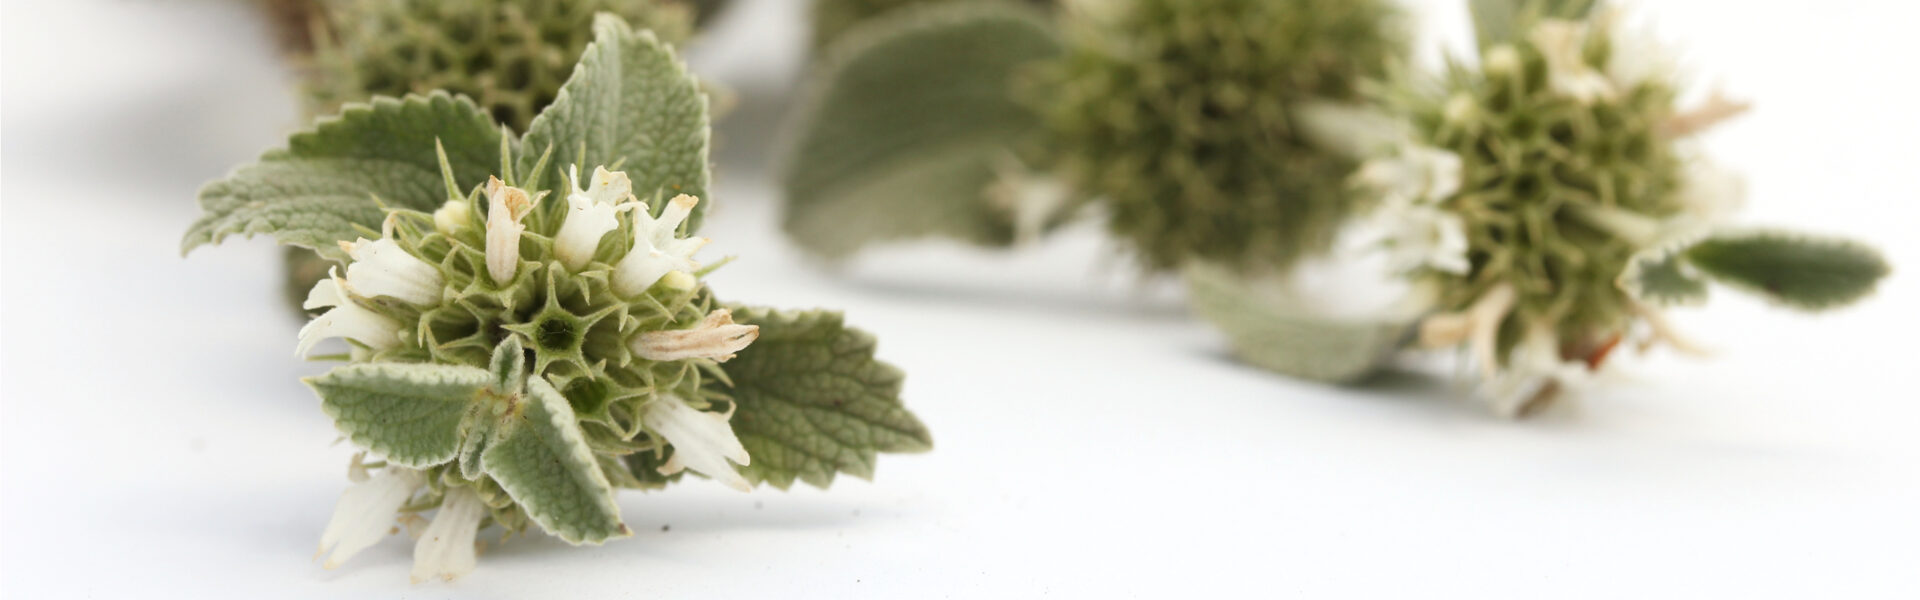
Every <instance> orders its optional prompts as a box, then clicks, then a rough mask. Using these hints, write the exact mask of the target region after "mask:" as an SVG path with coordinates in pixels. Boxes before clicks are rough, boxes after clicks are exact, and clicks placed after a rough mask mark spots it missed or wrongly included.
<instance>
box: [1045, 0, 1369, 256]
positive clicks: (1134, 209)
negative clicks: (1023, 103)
mask: <svg viewBox="0 0 1920 600" xmlns="http://www.w3.org/2000/svg"><path fill="white" fill-rule="evenodd" d="M1087 12H1095V13H1098V14H1093V15H1089V16H1084V17H1083V18H1081V19H1078V20H1076V21H1075V22H1073V23H1071V24H1069V26H1068V27H1067V33H1068V35H1067V40H1068V44H1067V52H1066V54H1065V55H1064V56H1062V57H1061V58H1059V59H1057V60H1055V61H1053V63H1052V64H1051V65H1050V66H1049V67H1048V68H1047V69H1046V73H1047V76H1046V77H1045V78H1046V79H1047V80H1048V82H1047V83H1048V84H1047V85H1044V86H1042V87H1039V88H1037V89H1035V90H1034V91H1033V93H1031V94H1030V97H1031V98H1032V101H1033V103H1034V104H1035V105H1036V106H1038V107H1039V110H1040V111H1041V113H1042V114H1044V115H1045V116H1046V122H1047V126H1048V130H1049V133H1050V134H1051V141H1052V149H1053V150H1054V151H1055V155H1056V158H1057V161H1058V167H1059V169H1060V172H1061V173H1063V174H1064V175H1066V177H1067V179H1068V181H1069V182H1070V183H1072V184H1073V185H1074V187H1075V188H1076V191H1077V192H1078V193H1080V194H1082V195H1084V196H1087V197H1090V198H1093V199H1096V200H1097V201H1098V202H1099V203H1100V205H1102V206H1104V207H1105V208H1106V209H1107V213H1108V214H1109V228H1110V229H1111V230H1112V231H1113V232H1114V233H1115V234H1117V235H1119V236H1121V237H1123V238H1125V239H1126V240H1128V241H1129V242H1131V243H1132V245H1133V247H1134V249H1135V250H1136V251H1137V252H1138V254H1139V256H1140V259H1141V260H1142V261H1143V262H1144V263H1145V265H1146V266H1147V267H1149V268H1151V269H1155V270H1159V269H1169V268H1173V267H1177V266H1179V265H1180V264H1182V263H1183V262H1185V261H1187V260H1190V259H1203V260H1207V261H1213V262H1220V263H1226V264H1230V265H1236V266H1249V267H1251V266H1269V265H1285V264H1286V263H1288V262H1290V261H1291V260H1293V259H1294V258H1297V257H1299V256H1302V255H1304V254H1308V253H1312V252H1315V251H1319V250H1322V249H1324V248H1326V246H1327V245H1328V244H1329V243H1330V242H1331V240H1332V237H1333V236H1332V232H1333V226H1334V225H1335V224H1337V223H1338V222H1339V220H1340V219H1341V218H1342V217H1343V216H1344V215H1345V214H1346V211H1345V209H1344V207H1345V206H1346V205H1347V202H1346V196H1345V194H1344V189H1343V187H1342V183H1343V182H1344V181H1345V179H1346V177H1347V175H1348V174H1349V173H1350V172H1351V170H1352V167H1353V164H1352V161H1351V159H1348V158H1346V157H1343V156H1340V155H1338V154H1334V153H1329V152H1326V151H1323V150H1321V149H1319V148H1318V147H1316V146H1314V145H1313V144H1311V143H1309V140H1308V139H1307V137H1306V136H1305V135H1304V133H1303V132H1302V130H1301V129H1302V128H1301V125H1300V124H1299V123H1297V122H1296V119H1295V117H1294V116H1293V115H1292V114H1291V112H1292V111H1293V110H1294V109H1295V108H1296V107H1297V105H1299V104H1300V103H1303V102H1308V101H1315V100H1345V99H1351V98H1354V97H1355V96H1356V95H1357V94H1358V89H1357V87H1356V85H1357V84H1358V83H1359V82H1360V81H1361V80H1362V79H1364V78H1367V77H1371V76H1376V75H1379V74H1381V73H1382V72H1383V70H1384V69H1385V66H1386V65H1387V64H1388V63H1389V62H1390V61H1393V60H1396V59H1397V58H1398V57H1399V56H1401V54H1402V42H1401V39H1400V35H1399V33H1398V31H1397V29H1396V26H1395V24H1394V23H1395V20H1396V18H1397V15H1396V13H1395V11H1394V9H1393V7H1392V6H1391V5H1390V4H1389V3H1387V2H1383V1H1380V0H1293V1H1288V2H1272V1H1266V0H1129V1H1125V2H1117V3H1114V4H1113V5H1111V6H1110V7H1107V8H1105V9H1103V10H1101V11H1092V10H1089V11H1087Z"/></svg>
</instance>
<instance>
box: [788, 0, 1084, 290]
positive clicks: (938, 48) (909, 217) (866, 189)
mask: <svg viewBox="0 0 1920 600" xmlns="http://www.w3.org/2000/svg"><path fill="white" fill-rule="evenodd" d="M1060 51H1061V44H1060V40H1059V39H1058V36H1057V35H1056V34H1055V33H1054V29H1053V27H1052V26H1051V25H1050V24H1049V23H1048V21H1047V19H1046V17H1045V15H1043V14H1041V13H1039V12H1037V11H1034V10H1032V9H1029V8H1026V7H1022V6H1018V5H1014V4H1011V3H1003V2H984V3H982V2H959V3H936V4H929V5H926V6H912V7H902V8H900V9H898V10H894V11H891V12H889V13H887V14H886V15H883V16H880V17H877V18H875V19H873V20H872V21H871V22H869V23H866V24H863V25H862V26H860V27H859V28H857V29H856V30H854V31H853V32H851V33H849V34H848V35H847V36H846V37H845V38H843V39H842V40H841V41H839V42H837V43H835V44H834V45H833V47H832V48H831V49H830V52H829V54H828V56H827V58H826V60H825V61H824V62H823V66H822V67H821V68H820V70H819V71H818V72H817V73H815V74H814V75H813V76H812V83H811V84H810V89H809V91H808V93H807V94H806V95H805V96H804V98H803V99H802V100H801V103H800V106H799V107H798V108H797V109H796V111H795V115H796V118H795V120H794V123H795V124H796V127H794V128H793V129H792V131H791V134H792V135H791V137H790V138H789V139H790V143H788V144H786V145H785V147H784V148H783V149H782V151H783V157H782V158H781V162H782V164H783V168H782V169H781V173H782V176H781V177H782V186H783V190H784V192H785V194H786V201H787V206H786V215H785V217H784V219H785V222H784V227H785V229H786V231H787V233H788V234H789V235H791V236H792V237H793V239H794V241H796V242H798V243H799V244H800V245H801V246H802V247H804V248H806V249H807V250H809V251H811V252H814V253H817V254H819V255H822V256H824V257H828V258H841V257H845V256H847V255H849V254H852V253H853V252H854V251H856V250H858V249H860V247H862V246H864V245H866V244H870V243H875V242H880V241H886V240H894V239H906V238H917V237H927V236H948V237H953V238H957V239H960V240H965V241H969V242H973V243H977V244H982V245H992V246H1004V245H1007V244H1010V243H1012V242H1013V240H1014V230H1013V224H1012V222H1011V218H1010V216H1011V212H1012V209H1011V207H1000V206H995V205H994V204H993V203H991V202H989V201H988V200H987V198H988V188H989V186H991V185H992V184H994V183H995V182H996V181H997V180H998V179H999V177H1000V176H1001V173H1000V172H999V171H1000V170H1002V169H1005V168H1007V167H1006V165H1007V163H1009V162H1011V163H1013V164H1015V165H1017V164H1018V161H1017V160H1013V157H1014V156H1015V150H1016V148H1017V147H1018V145H1020V144H1024V143H1028V142H1029V141H1030V140H1031V139H1033V136H1035V135H1037V134H1038V132H1039V128H1040V120H1039V115H1037V114H1035V113H1034V112H1033V111H1032V110H1031V109H1029V108H1027V107H1025V106H1023V105H1021V104H1020V103H1019V102H1017V101H1016V100H1015V99H1014V98H1013V96H1012V85H1011V83H1012V78H1013V77H1014V75H1015V73H1016V72H1017V71H1018V70H1019V69H1020V68H1021V67H1022V66H1024V65H1027V64H1029V63H1032V62H1034V61H1037V60H1042V59H1046V58H1050V57H1053V56H1056V55H1058V54H1059V53H1060Z"/></svg>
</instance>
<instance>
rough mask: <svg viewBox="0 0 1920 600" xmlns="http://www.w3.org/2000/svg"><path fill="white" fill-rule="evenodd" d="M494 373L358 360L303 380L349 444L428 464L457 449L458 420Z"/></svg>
mask: <svg viewBox="0 0 1920 600" xmlns="http://www.w3.org/2000/svg"><path fill="white" fill-rule="evenodd" d="M492 380H493V376H492V375H490V374H488V373H487V371H486V370H485V369H479V368H474V367H458V366H450V365H425V364H394V363H362V364H354V365H347V366H344V367H339V368H336V369H334V370H332V371H329V372H327V373H326V374H325V375H321V376H319V377H310V378H307V379H306V383H307V385H308V386H310V387H312V388H313V391H314V393H315V394H318V395H319V396H320V408H321V410H324V411H326V413H327V416H329V417H333V424H334V426H335V427H338V428H339V429H340V433H343V434H346V436H347V438H348V439H351V440H353V443H355V444H358V445H360V446H361V447H364V448H366V449H368V450H372V451H374V452H376V453H379V454H381V455H383V456H385V457H386V458H387V460H388V461H391V462H393V463H395V464H398V465H401V466H405V467H409V468H415V469H420V468H426V467H431V466H433V465H437V464H440V463H444V462H447V461H449V460H452V459H453V457H454V456H455V455H456V454H457V453H458V452H459V451H460V435H461V429H462V428H461V426H460V422H461V420H462V419H463V418H465V417H466V415H467V413H468V411H469V409H471V408H472V407H473V406H474V401H475V399H476V398H478V397H479V396H480V395H481V394H482V393H484V391H485V390H486V389H487V384H488V383H491V382H492Z"/></svg>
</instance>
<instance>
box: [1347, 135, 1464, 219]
mask: <svg viewBox="0 0 1920 600" xmlns="http://www.w3.org/2000/svg"><path fill="white" fill-rule="evenodd" d="M1464 169H1465V167H1464V166H1463V163H1462V161H1461V160H1460V155H1458V154H1454V153H1452V152H1449V151H1446V150H1442V149H1439V148H1434V147H1431V146H1421V145H1416V144H1408V145H1405V146H1402V147H1401V148H1400V151H1399V153H1398V154H1397V155H1395V156H1391V157H1383V158H1376V159H1373V160H1369V161H1367V162H1366V163H1365V164H1362V165H1360V170H1359V171H1358V172H1356V173H1355V174H1354V181H1355V182H1356V183H1358V184H1360V185H1361V186H1363V187H1366V188H1368V189H1371V190H1373V191H1374V193H1376V194H1379V197H1380V199H1381V202H1383V203H1385V204H1387V205H1394V204H1418V203H1427V202H1439V201H1441V200H1445V199H1447V198H1448V197H1450V196H1452V195H1454V194H1456V193H1459V192H1460V185H1461V181H1462V180H1463V179H1464V178H1465V176H1466V175H1465V173H1464Z"/></svg>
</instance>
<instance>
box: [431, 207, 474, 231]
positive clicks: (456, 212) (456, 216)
mask: <svg viewBox="0 0 1920 600" xmlns="http://www.w3.org/2000/svg"><path fill="white" fill-rule="evenodd" d="M472 219H473V208H472V207H471V206H468V204H467V201H466V200H448V201H447V203H446V204H442V205H440V209H439V210H436V211H433V230H434V231H438V232H440V234H441V235H446V236H452V235H453V234H454V233H457V232H459V231H460V230H462V229H466V228H467V224H468V223H470V222H471V221H472Z"/></svg>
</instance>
